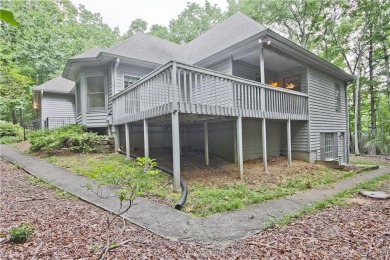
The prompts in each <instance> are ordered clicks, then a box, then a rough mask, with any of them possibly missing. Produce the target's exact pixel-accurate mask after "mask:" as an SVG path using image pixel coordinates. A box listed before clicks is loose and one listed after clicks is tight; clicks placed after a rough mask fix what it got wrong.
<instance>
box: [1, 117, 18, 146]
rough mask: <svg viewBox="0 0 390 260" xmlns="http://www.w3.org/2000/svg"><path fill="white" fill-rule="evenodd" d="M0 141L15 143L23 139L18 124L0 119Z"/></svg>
mask: <svg viewBox="0 0 390 260" xmlns="http://www.w3.org/2000/svg"><path fill="white" fill-rule="evenodd" d="M0 138H1V141H0V143H2V144H8V143H16V142H19V141H21V140H22V139H23V130H22V128H21V127H20V126H19V125H14V124H12V123H8V122H5V121H0Z"/></svg>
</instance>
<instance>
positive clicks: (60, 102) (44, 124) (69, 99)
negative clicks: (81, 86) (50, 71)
mask: <svg viewBox="0 0 390 260" xmlns="http://www.w3.org/2000/svg"><path fill="white" fill-rule="evenodd" d="M74 85H75V83H74V82H73V81H71V80H68V79H65V78H63V77H61V76H60V77H56V78H54V79H51V80H49V81H47V82H45V83H43V84H42V85H39V86H36V87H34V88H33V91H34V101H33V108H34V109H35V110H36V111H37V114H38V118H40V123H39V125H40V126H41V128H49V129H51V128H56V127H59V126H63V125H68V124H74V123H75V122H76V119H75V97H74V93H73V92H72V90H73V89H74Z"/></svg>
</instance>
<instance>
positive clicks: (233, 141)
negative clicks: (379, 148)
mask: <svg viewBox="0 0 390 260" xmlns="http://www.w3.org/2000/svg"><path fill="white" fill-rule="evenodd" d="M62 76H63V77H64V78H66V79H69V80H72V81H74V82H75V88H74V93H75V101H76V102H75V104H76V114H75V115H76V121H77V122H78V123H80V124H83V125H86V126H87V127H88V128H91V129H94V130H96V131H99V132H107V131H108V132H111V133H112V134H114V136H115V141H116V148H119V147H124V148H125V149H126V153H127V155H128V156H129V155H130V146H131V147H136V148H139V149H140V150H143V151H144V153H145V157H149V149H150V148H171V149H172V153H173V172H174V189H175V190H178V189H179V188H180V184H179V183H180V150H181V149H180V148H181V147H191V148H193V149H198V150H201V151H203V152H204V155H205V163H206V164H208V163H209V159H208V158H209V153H212V154H215V155H218V156H220V157H222V158H224V159H226V160H230V161H235V162H237V163H238V165H239V172H240V176H241V178H243V161H244V160H248V159H255V158H266V157H267V156H271V155H275V156H277V155H286V156H287V157H288V161H289V163H290V164H291V158H292V157H294V158H299V159H302V160H305V161H308V162H314V161H315V160H319V159H323V160H324V159H327V160H334V159H337V160H341V161H346V160H348V149H347V147H348V135H349V132H348V111H347V92H346V91H347V90H346V85H347V83H348V82H350V81H352V79H353V78H352V77H351V76H350V75H349V74H347V73H345V72H344V71H343V70H341V69H339V68H338V67H336V66H334V65H332V64H330V63H329V62H327V61H325V60H323V59H321V58H320V57H318V56H316V55H314V54H313V53H311V52H309V51H307V50H305V49H304V48H302V47H300V46H298V45H296V44H294V43H293V42H291V41H289V40H287V39H285V38H284V37H282V36H280V35H278V34H277V33H275V32H273V31H272V30H270V29H268V28H266V27H264V26H262V25H261V24H259V23H257V22H256V21H254V20H252V19H250V18H249V17H247V16H245V15H243V14H242V13H236V14H234V15H232V16H231V17H229V18H228V19H226V20H225V21H223V22H221V23H220V24H218V25H216V26H215V27H213V28H211V29H210V30H209V31H207V32H206V33H204V34H202V35H200V36H199V37H197V38H196V39H194V40H193V41H191V42H190V43H188V44H185V45H177V44H175V43H172V42H169V41H166V40H163V39H159V38H156V37H154V36H151V35H147V34H136V35H134V36H132V37H130V38H128V39H127V40H125V41H123V42H121V43H118V44H116V45H114V46H112V47H110V48H107V49H99V48H94V49H91V50H89V51H87V52H85V53H82V54H80V55H78V56H76V57H73V58H70V59H69V60H68V61H67V63H66V66H65V69H64V71H63V74H62ZM264 171H267V160H264Z"/></svg>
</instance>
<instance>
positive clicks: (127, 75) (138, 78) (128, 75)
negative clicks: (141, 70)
mask: <svg viewBox="0 0 390 260" xmlns="http://www.w3.org/2000/svg"><path fill="white" fill-rule="evenodd" d="M125 77H132V78H137V80H136V81H138V80H140V79H141V77H140V76H136V75H132V74H123V76H122V82H123V89H126V87H125ZM133 84H134V83H133ZM133 84H131V85H130V86H129V87H131V86H132V85H133Z"/></svg>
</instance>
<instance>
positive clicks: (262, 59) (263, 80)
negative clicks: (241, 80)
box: [259, 43, 265, 84]
mask: <svg viewBox="0 0 390 260" xmlns="http://www.w3.org/2000/svg"><path fill="white" fill-rule="evenodd" d="M259 45H260V77H261V79H260V82H261V83H263V84H265V73H264V47H263V43H260V44H259Z"/></svg>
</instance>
